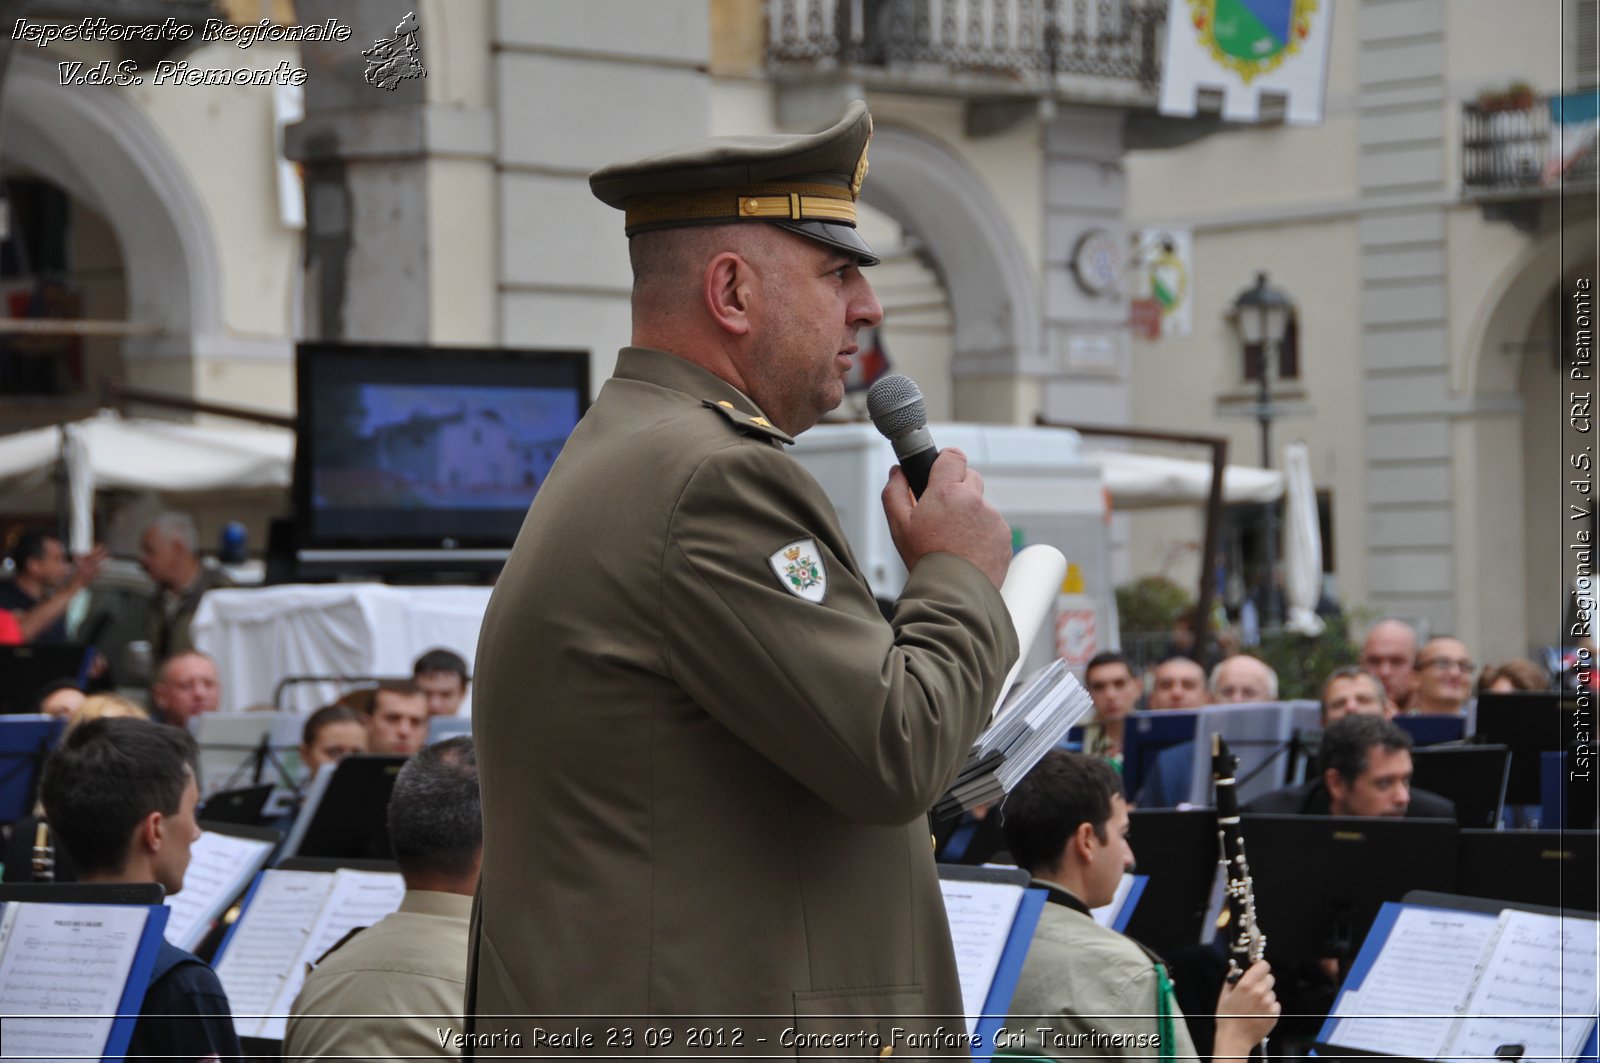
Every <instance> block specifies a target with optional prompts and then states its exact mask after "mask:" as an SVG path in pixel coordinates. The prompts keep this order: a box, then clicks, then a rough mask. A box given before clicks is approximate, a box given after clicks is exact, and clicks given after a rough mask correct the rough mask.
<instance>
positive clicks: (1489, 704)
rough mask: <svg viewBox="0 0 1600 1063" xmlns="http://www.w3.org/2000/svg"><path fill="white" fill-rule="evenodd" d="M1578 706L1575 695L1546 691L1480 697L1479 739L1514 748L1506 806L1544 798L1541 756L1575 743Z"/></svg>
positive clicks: (1530, 803) (1478, 715) (1525, 691)
mask: <svg viewBox="0 0 1600 1063" xmlns="http://www.w3.org/2000/svg"><path fill="white" fill-rule="evenodd" d="M1574 707H1575V700H1574V699H1573V698H1572V697H1570V696H1567V695H1562V694H1559V693H1556V692H1555V691H1546V690H1520V691H1517V692H1515V693H1510V694H1483V695H1481V696H1480V697H1479V698H1478V707H1477V721H1478V722H1477V728H1476V736H1477V738H1478V740H1479V741H1481V742H1488V743H1492V744H1494V745H1502V746H1507V747H1508V748H1510V750H1511V775H1510V777H1509V778H1508V779H1507V780H1506V804H1508V805H1537V804H1538V803H1539V802H1540V800H1541V798H1542V796H1543V795H1542V794H1541V793H1540V769H1541V766H1540V754H1541V753H1544V752H1547V751H1549V752H1557V751H1560V750H1562V749H1565V748H1566V747H1567V744H1568V743H1569V742H1571V741H1572V734H1571V721H1572V719H1573V708H1574Z"/></svg>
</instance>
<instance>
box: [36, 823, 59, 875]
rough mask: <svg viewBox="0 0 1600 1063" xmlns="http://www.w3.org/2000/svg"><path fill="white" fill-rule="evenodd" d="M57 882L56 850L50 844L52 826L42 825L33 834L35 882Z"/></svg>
mask: <svg viewBox="0 0 1600 1063" xmlns="http://www.w3.org/2000/svg"><path fill="white" fill-rule="evenodd" d="M55 880H56V849H55V846H53V845H51V844H50V826H49V824H47V823H40V824H39V826H38V827H37V828H36V829H35V830H34V832H33V881H35V882H54V881H55Z"/></svg>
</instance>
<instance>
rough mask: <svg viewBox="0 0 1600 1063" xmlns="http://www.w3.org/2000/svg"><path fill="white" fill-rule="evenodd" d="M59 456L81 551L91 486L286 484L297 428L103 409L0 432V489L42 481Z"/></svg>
mask: <svg viewBox="0 0 1600 1063" xmlns="http://www.w3.org/2000/svg"><path fill="white" fill-rule="evenodd" d="M62 460H65V462H66V466H67V479H68V484H69V490H70V492H71V496H72V506H71V512H72V526H71V540H72V541H71V543H70V546H71V548H72V549H73V550H74V551H83V550H87V549H88V548H89V547H90V545H91V537H92V534H93V532H92V528H93V523H92V522H93V498H94V492H95V491H96V490H100V489H124V490H133V491H161V492H172V493H181V492H201V491H232V490H240V489H246V490H247V489H251V488H287V487H288V486H289V482H290V478H291V475H292V470H293V464H294V433H293V432H291V431H289V430H287V429H282V428H269V427H248V428H244V427H227V428H217V427H211V426H204V425H192V424H182V423H179V422H176V421H160V420H154V419H149V418H138V417H123V416H122V415H120V414H118V413H117V412H115V411H114V410H101V411H100V412H99V413H98V414H97V415H95V416H94V417H91V418H89V419H87V420H83V421H77V422H74V423H72V424H65V425H55V426H52V427H49V428H35V429H32V430H30V431H26V432H17V433H14V434H12V435H7V436H0V495H3V494H4V493H5V492H10V491H14V490H25V489H28V488H32V487H36V486H38V485H40V484H42V483H43V482H45V481H46V480H47V479H48V478H49V477H50V476H51V475H52V474H53V472H54V471H55V469H56V468H57V465H58V463H59V462H61V461H62Z"/></svg>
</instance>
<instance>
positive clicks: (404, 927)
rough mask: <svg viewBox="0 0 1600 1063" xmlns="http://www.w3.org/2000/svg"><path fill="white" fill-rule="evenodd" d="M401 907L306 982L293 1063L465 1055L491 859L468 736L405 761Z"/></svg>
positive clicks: (396, 801) (298, 1004)
mask: <svg viewBox="0 0 1600 1063" xmlns="http://www.w3.org/2000/svg"><path fill="white" fill-rule="evenodd" d="M389 840H390V842H391V843H392V844H393V845H394V858H395V862H396V863H398V864H399V865H400V874H401V876H402V877H403V878H404V879H405V883H406V893H405V897H404V899H403V900H401V902H400V909H399V910H398V911H396V912H394V913H392V914H390V915H387V916H384V917H383V918H382V919H381V920H379V921H378V922H377V923H375V924H374V925H372V926H370V927H368V928H366V929H365V930H361V931H358V932H357V933H355V934H354V935H352V936H350V937H348V938H346V939H345V940H344V941H343V943H341V944H339V945H337V946H335V947H334V948H333V949H332V950H331V951H330V952H329V953H328V954H327V955H325V956H323V957H322V959H321V960H320V961H319V962H318V964H317V966H316V968H315V969H313V970H312V972H311V973H310V974H309V975H307V976H306V981H305V985H304V986H302V987H301V989H300V995H299V996H297V997H295V1001H294V1004H293V1005H292V1006H291V1007H290V1009H289V1028H288V1033H287V1035H286V1036H285V1038H284V1042H283V1058H284V1059H285V1060H297V1059H306V1060H310V1059H333V1058H345V1059H406V1058H416V1057H436V1056H441V1055H450V1056H458V1055H460V1054H461V1050H460V1049H459V1048H456V1047H454V1046H452V1045H450V1044H444V1045H441V1037H444V1039H445V1040H448V1038H449V1037H453V1036H454V1035H456V1034H460V1033H463V1032H464V1029H463V1026H462V1022H461V1011H462V998H463V995H464V993H465V991H466V981H467V945H468V934H469V928H470V925H471V916H472V895H473V893H474V892H475V891H476V889H477V886H478V868H479V866H480V864H481V863H482V861H483V822H482V818H481V815H480V812H479V802H478V761H477V757H476V755H475V753H474V752H473V747H472V739H471V738H470V737H467V736H466V735H462V736H460V737H457V738H451V739H447V740H446V741H443V742H439V743H437V744H435V745H431V746H428V747H427V748H425V749H423V750H422V751H421V752H419V753H417V754H416V755H415V756H414V757H412V758H411V759H410V760H408V761H406V765H405V767H403V768H401V769H400V774H399V775H398V776H396V778H395V781H394V792H393V793H392V794H391V795H390V797H389Z"/></svg>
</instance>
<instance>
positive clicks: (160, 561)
mask: <svg viewBox="0 0 1600 1063" xmlns="http://www.w3.org/2000/svg"><path fill="white" fill-rule="evenodd" d="M139 567H140V568H142V569H144V570H145V573H146V574H147V575H148V576H149V577H150V578H151V579H152V580H154V581H155V584H156V592H155V596H154V597H152V598H151V599H150V604H149V605H148V606H147V607H146V609H145V637H146V638H148V639H149V640H150V651H151V652H152V653H153V654H155V657H156V659H157V660H161V659H163V658H166V657H172V656H175V655H177V654H180V653H183V652H184V651H185V650H192V649H194V642H193V640H191V639H190V637H189V626H190V625H191V624H192V623H193V622H194V614H195V610H197V609H199V608H200V598H201V596H202V595H204V594H205V593H206V592H207V591H210V590H215V589H217V588H219V587H231V586H233V581H232V580H231V579H229V578H228V574H227V573H225V572H223V571H222V570H221V569H220V568H211V567H209V566H207V565H206V564H205V563H204V562H202V561H201V560H200V535H199V533H198V532H197V531H196V530H195V526H194V521H193V520H191V519H190V518H189V517H188V516H186V515H185V514H182V513H163V514H161V515H160V516H159V517H157V518H156V519H155V520H152V521H151V522H150V523H149V524H147V525H145V529H144V533H143V534H142V535H140V537H139Z"/></svg>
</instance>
